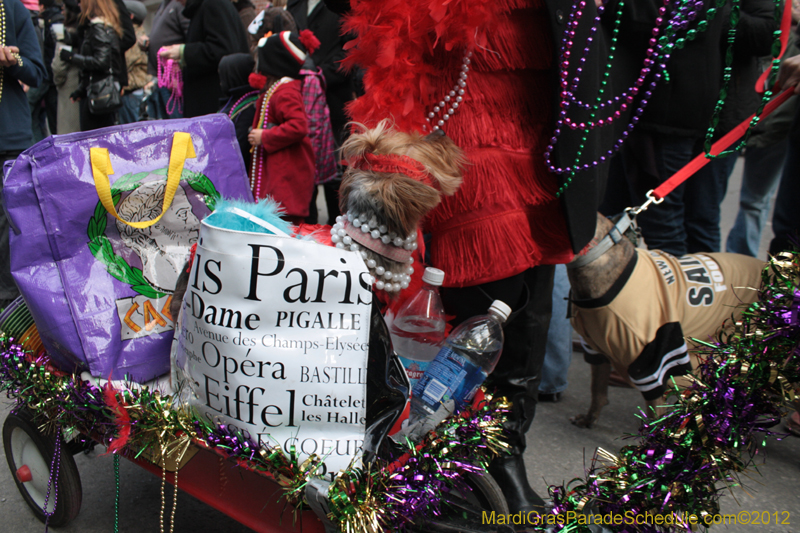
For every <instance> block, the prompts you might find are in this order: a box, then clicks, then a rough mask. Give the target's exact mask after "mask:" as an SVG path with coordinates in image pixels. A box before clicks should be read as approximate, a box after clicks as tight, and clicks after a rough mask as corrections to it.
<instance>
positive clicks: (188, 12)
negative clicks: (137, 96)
mask: <svg viewBox="0 0 800 533" xmlns="http://www.w3.org/2000/svg"><path fill="white" fill-rule="evenodd" d="M181 2H182V3H184V4H185V6H186V7H185V8H184V10H183V15H184V16H185V17H187V18H188V19H189V20H190V22H189V30H188V32H187V34H186V42H185V44H173V45H170V46H166V47H164V48H161V49H160V50H159V51H158V55H159V57H161V58H162V59H164V60H166V59H173V60H177V61H180V65H181V69H182V70H183V116H185V117H197V116H200V115H207V114H209V113H216V112H217V110H218V109H219V99H220V98H221V97H222V96H223V94H222V90H221V89H220V83H219V74H218V72H217V68H218V67H219V62H220V60H221V59H222V58H223V57H225V56H226V55H230V54H236V53H248V52H249V51H250V47H249V46H248V44H247V36H246V35H245V30H244V27H243V26H242V21H241V19H240V18H239V14H238V13H237V12H236V8H234V7H233V4H232V3H231V2H230V0H181Z"/></svg>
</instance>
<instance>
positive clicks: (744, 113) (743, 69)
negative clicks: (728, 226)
mask: <svg viewBox="0 0 800 533" xmlns="http://www.w3.org/2000/svg"><path fill="white" fill-rule="evenodd" d="M728 25H729V23H728ZM778 29H779V27H778V23H777V21H776V20H775V3H774V2H773V1H772V0H742V2H741V4H740V10H739V22H738V24H737V25H736V40H735V41H734V44H733V61H732V64H731V71H730V81H729V82H728V86H727V97H726V98H725V104H724V106H723V107H722V109H721V110H720V111H719V115H718V117H719V123H718V124H717V127H716V129H715V132H714V136H713V138H712V142H715V141H717V140H719V139H720V138H721V137H723V136H724V135H725V134H726V133H728V132H729V131H730V130H732V129H733V128H735V127H736V126H737V125H739V123H740V122H742V121H743V120H745V119H746V118H747V117H749V116H750V115H751V114H753V113H755V112H756V110H757V109H758V106H759V104H760V103H761V95H760V94H758V93H756V91H755V84H756V80H758V77H759V76H760V75H761V68H760V66H759V61H758V59H759V57H762V56H768V55H769V54H770V53H771V51H772V43H773V41H774V40H775V35H774V32H775V31H776V30H778ZM727 30H728V28H727V27H726V28H725V31H723V33H722V35H723V39H722V41H721V43H720V46H721V51H720V52H721V53H722V54H725V53H726V52H727V49H728V43H727V34H728V31H727ZM736 144H738V141H737V143H736ZM735 146H736V145H734V147H735ZM738 154H739V152H738V151H736V152H735V153H732V154H730V155H728V156H727V157H720V158H717V159H712V160H711V161H709V162H708V164H706V166H705V167H703V168H701V169H700V170H699V171H697V172H696V173H695V175H694V176H692V177H691V178H689V179H688V180H687V182H686V190H685V192H684V197H683V201H684V207H685V214H684V228H685V231H686V251H687V252H688V253H690V254H692V253H698V252H719V251H721V236H720V229H719V221H720V206H721V205H722V201H723V200H724V199H725V193H726V192H727V190H728V179H729V178H730V175H731V173H733V167H734V166H735V165H736V160H737V158H738ZM645 238H646V237H645Z"/></svg>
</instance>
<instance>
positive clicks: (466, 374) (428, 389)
mask: <svg viewBox="0 0 800 533" xmlns="http://www.w3.org/2000/svg"><path fill="white" fill-rule="evenodd" d="M475 374H479V375H475ZM484 377H485V376H484V375H483V372H482V371H481V369H480V367H479V366H477V365H475V364H473V363H472V362H470V361H469V360H468V359H467V358H466V357H464V356H463V355H460V354H458V353H456V352H455V351H453V350H452V349H451V348H450V347H449V346H445V347H444V348H442V350H441V351H440V352H439V355H437V356H436V359H434V360H433V362H432V363H431V364H430V366H429V367H428V370H427V372H426V373H425V375H424V376H423V378H422V379H421V380H420V381H419V382H417V384H416V386H415V387H414V389H413V395H414V396H416V397H417V398H419V400H420V401H421V402H422V404H423V405H424V407H425V408H426V409H427V410H428V411H429V412H431V413H433V412H436V411H437V410H438V408H439V406H440V405H444V406H445V407H446V408H447V409H448V411H451V412H452V411H453V410H454V408H460V407H462V406H463V404H464V402H465V401H468V398H467V397H466V396H469V394H470V393H471V392H472V390H473V389H474V390H477V387H476V384H475V381H478V380H479V381H478V382H477V384H478V385H480V383H482V382H483V378H484ZM465 378H466V379H465ZM467 387H468V388H467ZM465 389H466V390H465ZM462 395H464V396H465V397H461V396H462Z"/></svg>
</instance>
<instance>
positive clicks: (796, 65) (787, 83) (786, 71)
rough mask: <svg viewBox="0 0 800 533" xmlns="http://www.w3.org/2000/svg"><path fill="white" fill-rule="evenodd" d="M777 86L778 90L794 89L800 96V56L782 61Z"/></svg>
mask: <svg viewBox="0 0 800 533" xmlns="http://www.w3.org/2000/svg"><path fill="white" fill-rule="evenodd" d="M777 85H778V86H777V88H778V89H784V88H789V87H794V94H800V54H798V55H796V56H792V57H789V58H786V59H784V60H783V61H781V69H780V70H779V71H778V84H777Z"/></svg>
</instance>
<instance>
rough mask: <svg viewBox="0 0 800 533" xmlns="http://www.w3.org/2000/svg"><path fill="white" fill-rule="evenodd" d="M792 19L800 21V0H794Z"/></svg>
mask: <svg viewBox="0 0 800 533" xmlns="http://www.w3.org/2000/svg"><path fill="white" fill-rule="evenodd" d="M792 20H793V21H795V22H800V0H792Z"/></svg>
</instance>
